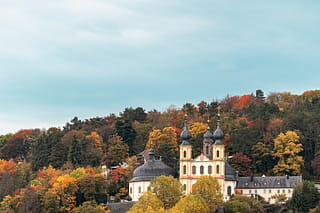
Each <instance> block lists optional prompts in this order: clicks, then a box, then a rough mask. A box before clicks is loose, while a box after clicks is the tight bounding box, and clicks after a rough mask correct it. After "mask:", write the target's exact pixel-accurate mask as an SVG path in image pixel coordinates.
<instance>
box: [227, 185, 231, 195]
mask: <svg viewBox="0 0 320 213" xmlns="http://www.w3.org/2000/svg"><path fill="white" fill-rule="evenodd" d="M227 191H228V196H231V186H228V189H227Z"/></svg>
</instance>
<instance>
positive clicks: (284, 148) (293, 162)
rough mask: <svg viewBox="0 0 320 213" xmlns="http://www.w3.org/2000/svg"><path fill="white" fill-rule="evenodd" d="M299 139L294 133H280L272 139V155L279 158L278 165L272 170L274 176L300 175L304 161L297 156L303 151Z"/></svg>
mask: <svg viewBox="0 0 320 213" xmlns="http://www.w3.org/2000/svg"><path fill="white" fill-rule="evenodd" d="M299 139H300V137H299V136H298V135H297V133H295V132H294V131H287V132H286V133H285V134H283V133H280V134H279V135H278V137H277V138H276V139H274V155H275V156H276V157H278V158H279V162H278V164H277V165H276V166H275V167H274V168H273V172H274V173H275V174H276V175H286V174H291V175H299V174H300V172H301V167H302V166H303V163H304V161H303V158H302V156H298V154H299V153H300V152H301V151H302V150H303V148H302V144H301V143H299Z"/></svg>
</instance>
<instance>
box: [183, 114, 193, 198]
mask: <svg viewBox="0 0 320 213" xmlns="http://www.w3.org/2000/svg"><path fill="white" fill-rule="evenodd" d="M180 138H181V140H182V143H181V144H180V180H181V183H182V185H183V189H184V191H185V192H189V191H190V189H191V182H190V179H189V178H188V177H190V176H191V160H192V146H191V144H190V138H191V134H190V132H189V130H188V121H187V118H186V117H185V120H184V128H183V131H182V132H181V135H180ZM187 186H188V190H187Z"/></svg>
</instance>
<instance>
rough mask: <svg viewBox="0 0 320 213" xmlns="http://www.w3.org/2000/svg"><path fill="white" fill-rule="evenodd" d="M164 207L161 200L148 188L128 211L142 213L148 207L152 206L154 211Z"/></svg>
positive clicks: (129, 212)
mask: <svg viewBox="0 0 320 213" xmlns="http://www.w3.org/2000/svg"><path fill="white" fill-rule="evenodd" d="M163 207H164V206H163V203H162V202H161V200H160V199H159V198H158V197H157V196H156V195H154V194H153V193H152V192H151V191H149V190H147V191H146V192H144V193H143V195H142V196H141V197H140V198H139V200H138V202H137V203H136V204H134V205H133V207H132V208H131V209H130V210H129V211H128V213H138V212H141V213H142V212H146V211H147V210H148V208H151V209H152V210H153V211H159V210H160V209H162V208H163Z"/></svg>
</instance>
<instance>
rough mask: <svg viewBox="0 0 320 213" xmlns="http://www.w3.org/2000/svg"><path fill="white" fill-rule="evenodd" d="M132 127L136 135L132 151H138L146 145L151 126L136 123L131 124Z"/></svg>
mask: <svg viewBox="0 0 320 213" xmlns="http://www.w3.org/2000/svg"><path fill="white" fill-rule="evenodd" d="M133 128H134V129H135V131H136V132H137V136H136V138H135V140H134V143H133V150H134V153H140V152H142V151H143V150H144V148H145V147H146V143H147V141H148V139H149V133H150V132H151V131H152V126H151V125H150V124H144V123H142V124H140V123H139V124H137V125H133Z"/></svg>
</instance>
